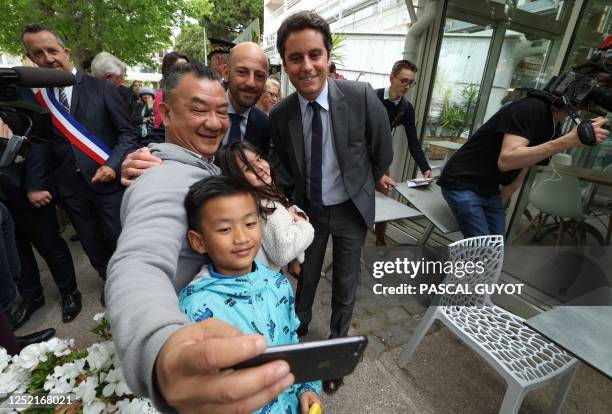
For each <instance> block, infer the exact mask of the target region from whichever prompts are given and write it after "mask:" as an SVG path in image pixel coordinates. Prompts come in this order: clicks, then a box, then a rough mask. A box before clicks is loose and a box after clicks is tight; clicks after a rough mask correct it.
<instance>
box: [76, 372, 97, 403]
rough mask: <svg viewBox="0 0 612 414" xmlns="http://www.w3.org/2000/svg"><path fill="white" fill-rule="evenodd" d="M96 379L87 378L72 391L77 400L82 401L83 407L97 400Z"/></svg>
mask: <svg viewBox="0 0 612 414" xmlns="http://www.w3.org/2000/svg"><path fill="white" fill-rule="evenodd" d="M98 384H99V383H98V378H97V377H88V378H87V379H86V380H85V381H82V382H81V383H80V384H79V385H77V386H76V388H75V389H74V394H75V395H76V397H77V398H78V399H79V400H82V401H83V405H87V404H92V403H94V402H95V400H97V398H96V388H97V387H98Z"/></svg>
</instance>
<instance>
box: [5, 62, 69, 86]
mask: <svg viewBox="0 0 612 414" xmlns="http://www.w3.org/2000/svg"><path fill="white" fill-rule="evenodd" d="M75 83H76V78H75V77H74V75H73V74H72V73H70V72H66V71H64V70H60V69H50V68H35V67H31V66H15V67H14V68H0V86H2V85H10V84H14V85H20V86H25V87H28V88H52V87H56V86H70V85H74V84H75Z"/></svg>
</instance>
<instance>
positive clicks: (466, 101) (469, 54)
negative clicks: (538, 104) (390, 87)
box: [423, 18, 493, 175]
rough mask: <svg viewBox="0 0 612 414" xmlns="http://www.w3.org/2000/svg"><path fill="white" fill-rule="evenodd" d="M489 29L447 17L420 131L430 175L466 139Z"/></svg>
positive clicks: (477, 92)
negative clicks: (430, 171) (425, 115)
mask: <svg viewBox="0 0 612 414" xmlns="http://www.w3.org/2000/svg"><path fill="white" fill-rule="evenodd" d="M492 37H493V29H492V28H491V27H483V26H482V25H478V24H475V23H470V22H467V21H464V20H457V19H452V18H447V19H446V21H445V24H444V35H443V38H442V43H441V45H440V53H439V57H438V65H437V68H436V75H435V80H434V84H433V88H432V92H431V97H430V100H429V110H428V112H427V118H426V121H425V125H424V131H423V149H424V152H425V155H426V156H427V159H428V162H429V165H430V166H431V167H432V170H433V172H434V175H439V173H440V171H441V168H442V167H443V166H444V163H445V162H446V161H447V160H448V158H449V157H450V156H451V155H452V154H453V153H454V152H455V151H456V150H457V149H458V148H459V147H460V146H461V145H462V144H463V143H464V142H465V141H466V140H467V137H468V136H469V134H470V131H471V130H472V126H473V124H474V115H475V109H476V105H477V102H478V96H479V92H480V87H481V83H482V77H483V73H484V70H485V67H486V65H487V56H488V54H489V49H490V48H491V40H492Z"/></svg>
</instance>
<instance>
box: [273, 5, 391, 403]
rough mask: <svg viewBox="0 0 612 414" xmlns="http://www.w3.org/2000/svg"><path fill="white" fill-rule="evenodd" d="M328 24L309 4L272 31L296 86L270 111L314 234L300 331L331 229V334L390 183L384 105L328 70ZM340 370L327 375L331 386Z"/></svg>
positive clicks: (346, 308) (344, 317)
mask: <svg viewBox="0 0 612 414" xmlns="http://www.w3.org/2000/svg"><path fill="white" fill-rule="evenodd" d="M331 47H332V42H331V34H330V31H329V25H328V24H327V22H326V21H325V20H324V19H323V18H321V17H320V16H319V15H317V14H316V13H314V12H310V11H303V12H298V13H296V14H294V15H291V16H289V17H288V18H287V19H286V20H285V21H284V22H283V23H282V24H281V26H280V28H279V29H278V32H277V48H278V51H279V53H280V55H281V58H282V60H283V66H284V68H285V71H286V72H287V74H288V76H289V79H290V80H291V83H292V84H293V86H294V87H295V88H296V90H297V92H296V93H293V94H291V95H290V96H288V97H287V98H286V99H284V100H283V101H281V102H280V103H279V104H278V105H277V106H276V107H275V108H274V109H273V110H272V113H271V114H270V131H271V137H272V141H273V144H274V148H275V150H276V151H277V154H278V159H279V160H280V161H281V162H282V165H283V166H284V168H285V169H286V170H287V171H288V172H289V174H290V175H291V176H292V178H293V181H294V183H295V202H296V203H297V205H298V206H300V207H301V208H303V209H304V210H305V211H306V212H307V213H308V215H309V217H310V222H311V223H312V224H313V226H314V228H315V238H314V241H313V243H312V245H311V246H310V247H309V248H308V250H307V251H306V258H305V261H304V264H303V266H302V271H301V275H300V278H299V279H298V287H297V293H296V311H297V314H298V317H299V318H300V321H301V326H300V329H299V330H298V334H300V335H305V334H306V333H307V330H308V324H309V323H310V320H311V318H312V304H313V301H314V297H315V293H316V288H317V284H318V281H319V279H320V274H321V267H322V264H323V258H324V256H325V248H326V245H327V241H328V238H329V236H330V235H331V237H332V241H333V254H334V258H333V282H332V283H333V285H332V316H331V323H330V330H331V335H330V337H332V338H335V337H342V336H346V335H347V334H348V330H349V327H350V322H351V318H352V314H353V306H354V304H355V294H356V289H357V279H358V274H359V263H360V256H361V248H362V246H363V242H364V240H365V235H366V232H367V229H368V228H372V226H373V224H374V188H375V186H376V184H377V182H378V183H379V185H381V186H385V187H386V186H389V185H394V184H395V183H394V182H393V181H392V180H391V179H390V178H389V177H387V176H386V175H384V172H385V170H386V169H387V168H388V167H389V165H390V164H391V160H392V159H393V149H392V146H391V134H390V130H389V123H388V122H387V119H386V114H385V110H384V108H383V106H382V104H381V103H380V101H379V100H378V99H377V98H376V95H375V94H374V91H373V90H372V88H371V87H370V86H369V85H368V84H365V83H358V82H350V81H336V80H333V79H329V78H328V77H327V68H328V66H329V62H330V52H331ZM341 384H342V378H337V379H333V380H326V381H324V382H323V387H324V389H325V390H326V391H327V392H334V391H336V390H337V389H338V387H339V386H340V385H341Z"/></svg>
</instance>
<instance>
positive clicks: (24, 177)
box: [0, 144, 56, 208]
mask: <svg viewBox="0 0 612 414" xmlns="http://www.w3.org/2000/svg"><path fill="white" fill-rule="evenodd" d="M48 147H49V144H31V147H30V153H29V155H28V157H27V158H26V161H24V162H21V163H18V164H16V163H13V164H11V165H9V166H8V167H0V192H1V193H2V194H3V195H4V199H5V201H6V202H7V204H8V205H9V206H11V207H12V208H27V207H29V206H30V202H29V200H28V198H27V197H26V191H27V190H45V191H49V192H50V193H51V195H52V196H53V197H54V198H55V196H56V189H55V185H54V182H53V179H52V177H51V171H49V169H48V168H49V165H50V162H49V161H50V160H49V159H47V157H48V156H49V155H50V154H49V148H48ZM0 198H1V197H0Z"/></svg>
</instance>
